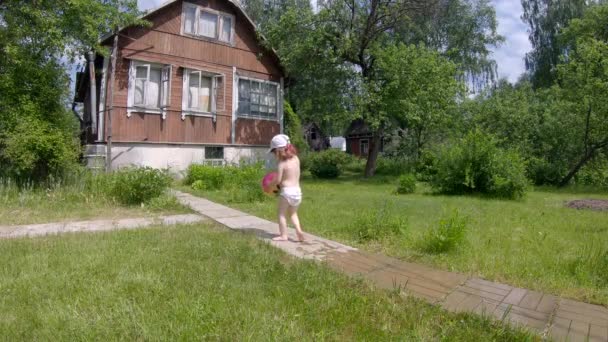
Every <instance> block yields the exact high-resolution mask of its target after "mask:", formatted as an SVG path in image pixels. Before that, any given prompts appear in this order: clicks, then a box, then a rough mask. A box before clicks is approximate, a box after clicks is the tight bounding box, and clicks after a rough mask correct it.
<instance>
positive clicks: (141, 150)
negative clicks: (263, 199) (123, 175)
mask: <svg viewBox="0 0 608 342" xmlns="http://www.w3.org/2000/svg"><path fill="white" fill-rule="evenodd" d="M267 150H268V148H267V147H252V146H247V147H235V146H232V147H230V146H226V147H224V160H225V161H226V162H227V163H239V162H241V161H262V162H264V163H265V165H266V167H267V168H272V167H273V166H274V161H273V160H272V155H270V154H268V153H267ZM112 155H113V158H112V167H113V169H119V168H121V167H126V166H133V165H136V166H149V167H154V168H158V169H169V170H170V171H171V172H172V173H174V174H176V175H178V176H179V175H180V174H182V172H183V171H185V170H186V169H187V168H188V166H189V165H190V164H193V163H202V162H203V161H205V146H202V145H187V144H186V145H182V144H143V143H140V144H125V143H117V144H115V145H114V146H113V147H112Z"/></svg>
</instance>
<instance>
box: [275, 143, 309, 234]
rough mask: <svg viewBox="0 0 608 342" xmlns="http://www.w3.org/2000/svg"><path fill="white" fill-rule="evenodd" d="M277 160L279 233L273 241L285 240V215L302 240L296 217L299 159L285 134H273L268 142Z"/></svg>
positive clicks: (300, 199)
mask: <svg viewBox="0 0 608 342" xmlns="http://www.w3.org/2000/svg"><path fill="white" fill-rule="evenodd" d="M269 152H272V153H274V156H275V158H277V161H278V170H277V171H278V172H277V173H278V179H279V181H278V182H279V189H280V193H279V204H278V207H279V210H278V211H279V233H280V235H279V236H277V237H275V238H273V239H272V240H274V241H287V240H288V238H287V215H289V218H290V219H291V222H292V223H293V225H294V226H295V228H296V234H297V237H298V239H297V241H299V242H302V241H304V233H303V232H302V228H301V227H300V220H299V219H298V206H299V205H300V203H301V202H302V190H301V189H300V159H299V158H298V155H297V154H298V151H297V150H296V148H295V147H294V146H293V145H292V144H290V142H289V137H288V136H286V135H285V134H279V135H275V136H274V137H273V138H272V141H271V142H270V151H269Z"/></svg>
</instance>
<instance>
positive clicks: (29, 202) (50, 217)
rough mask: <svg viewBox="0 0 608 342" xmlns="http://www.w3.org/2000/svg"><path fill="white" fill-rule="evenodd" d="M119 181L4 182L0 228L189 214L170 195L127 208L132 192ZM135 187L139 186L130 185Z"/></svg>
mask: <svg viewBox="0 0 608 342" xmlns="http://www.w3.org/2000/svg"><path fill="white" fill-rule="evenodd" d="M121 175H123V174H122V173H121ZM118 178H119V176H118V175H117V174H104V173H101V174H93V173H91V172H88V171H82V172H78V173H73V174H71V175H69V176H66V177H63V178H61V179H53V180H49V181H47V182H45V183H43V184H41V183H37V184H34V183H21V184H17V183H15V182H14V181H12V180H10V179H2V180H0V225H16V224H28V223H46V222H55V221H64V220H76V219H93V218H120V217H133V216H142V215H145V214H154V213H166V214H169V213H183V212H188V209H186V208H184V207H183V206H182V205H180V204H179V203H178V202H177V200H176V199H175V198H174V197H173V196H171V195H169V194H167V193H162V194H161V195H160V196H154V197H153V198H150V199H149V200H147V201H144V202H145V203H143V204H141V202H139V201H136V202H137V203H135V204H136V205H124V204H123V202H122V201H120V197H119V195H120V196H126V197H131V196H132V191H130V187H128V186H126V185H125V184H126V183H125V182H122V183H117V182H116V179H118ZM134 183H137V182H129V184H134Z"/></svg>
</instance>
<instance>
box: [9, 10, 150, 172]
mask: <svg viewBox="0 0 608 342" xmlns="http://www.w3.org/2000/svg"><path fill="white" fill-rule="evenodd" d="M138 15H139V12H138V11H137V3H136V1H134V0H72V1H53V0H37V1H25V0H7V1H3V2H1V3H0V51H2V54H0V94H2V96H0V163H1V164H2V167H0V177H11V178H18V179H21V180H32V181H38V180H44V179H45V178H47V177H49V176H53V175H60V173H61V172H63V171H64V170H65V169H66V168H68V167H69V166H70V164H74V163H75V162H76V160H77V159H76V158H77V156H78V152H79V150H78V142H77V139H76V136H77V131H76V129H75V127H76V123H75V122H74V116H73V114H72V113H70V112H69V111H68V110H67V108H68V106H67V103H68V95H69V88H68V86H69V77H68V75H67V71H66V68H65V63H66V62H67V61H69V60H74V59H75V57H76V56H79V55H82V54H83V53H84V52H85V51H88V50H90V49H98V51H100V52H103V50H101V49H100V47H99V45H98V44H99V41H98V40H99V37H100V35H101V34H104V33H108V32H110V31H112V30H113V29H115V28H116V27H120V26H125V25H127V24H130V23H141V22H142V21H141V20H139V19H137V17H138Z"/></svg>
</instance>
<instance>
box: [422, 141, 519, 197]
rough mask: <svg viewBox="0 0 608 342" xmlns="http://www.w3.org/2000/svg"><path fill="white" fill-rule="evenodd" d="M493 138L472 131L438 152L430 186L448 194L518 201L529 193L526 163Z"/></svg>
mask: <svg viewBox="0 0 608 342" xmlns="http://www.w3.org/2000/svg"><path fill="white" fill-rule="evenodd" d="M496 145H497V143H496V140H495V138H494V137H492V136H489V135H486V134H484V133H482V132H481V131H478V130H475V131H472V132H469V133H468V134H467V135H466V136H465V137H464V138H463V139H461V140H460V141H459V142H458V143H456V144H454V145H452V146H446V147H444V148H442V149H440V150H439V152H438V155H437V157H436V160H437V164H436V165H435V169H436V174H435V175H434V177H433V178H432V179H431V185H432V186H433V187H434V188H435V189H436V190H438V191H440V192H443V193H449V194H465V193H475V192H477V193H482V194H488V195H491V196H496V197H501V198H510V199H516V198H521V197H522V196H523V195H524V194H525V191H526V186H527V179H526V177H525V164H524V161H523V160H522V159H521V157H520V156H519V154H518V153H516V152H515V151H505V150H501V149H499V148H498V147H497V146H496Z"/></svg>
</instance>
